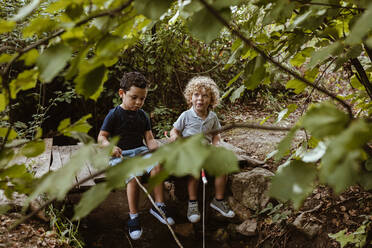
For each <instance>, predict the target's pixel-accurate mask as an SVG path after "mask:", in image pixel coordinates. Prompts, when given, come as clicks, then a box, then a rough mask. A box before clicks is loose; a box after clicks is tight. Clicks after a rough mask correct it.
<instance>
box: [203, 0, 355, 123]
mask: <svg viewBox="0 0 372 248" xmlns="http://www.w3.org/2000/svg"><path fill="white" fill-rule="evenodd" d="M200 2H201V3H202V4H203V5H204V6H205V7H206V9H207V10H208V11H209V12H210V13H211V14H213V15H214V17H215V18H216V19H217V20H219V21H220V22H221V23H222V24H223V25H224V26H225V27H226V28H227V29H229V30H230V31H231V33H233V34H235V35H236V36H237V37H239V38H240V39H241V40H242V41H244V43H245V44H247V45H248V46H250V47H251V48H252V49H253V50H255V51H256V52H257V53H259V54H260V55H261V56H262V57H263V58H264V59H265V60H267V61H270V62H271V63H272V64H273V65H275V66H276V67H278V68H279V69H280V70H282V71H284V72H286V73H288V74H289V75H291V76H293V77H294V78H296V79H298V80H300V81H301V82H304V83H305V84H306V85H308V86H311V87H312V88H315V89H316V90H318V91H319V92H322V93H323V94H325V95H327V96H329V97H331V98H332V99H334V100H336V101H338V102H339V103H340V104H341V105H342V106H343V107H344V108H345V109H346V110H347V112H348V114H349V118H350V120H351V119H353V112H352V110H351V107H350V106H349V105H348V104H347V103H346V102H345V101H343V100H342V99H340V98H338V97H337V96H336V95H334V94H333V93H331V92H329V91H328V90H326V89H324V88H322V87H320V86H317V85H315V84H314V83H312V82H310V81H309V80H307V79H306V78H303V77H302V76H301V75H300V74H298V73H296V72H294V71H292V70H291V69H289V68H287V67H285V66H284V65H282V64H281V63H279V62H277V61H275V60H274V59H273V58H272V57H270V56H269V55H267V54H266V53H265V52H264V51H262V50H261V49H260V48H259V47H258V46H257V45H256V44H255V43H254V42H252V41H251V40H249V39H248V38H246V37H245V36H244V35H243V34H242V33H241V32H239V31H238V30H236V29H235V28H233V27H232V26H231V25H230V24H229V23H228V22H227V21H226V20H225V19H224V18H223V17H222V16H221V15H220V14H219V13H218V12H217V11H216V10H215V9H214V8H213V7H212V6H211V5H209V4H208V3H207V2H206V1H205V0H200Z"/></svg>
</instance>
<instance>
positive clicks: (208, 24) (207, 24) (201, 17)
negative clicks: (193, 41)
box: [188, 8, 231, 43]
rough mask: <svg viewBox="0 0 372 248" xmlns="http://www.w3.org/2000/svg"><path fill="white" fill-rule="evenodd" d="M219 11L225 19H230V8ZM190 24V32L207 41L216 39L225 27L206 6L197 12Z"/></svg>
mask: <svg viewBox="0 0 372 248" xmlns="http://www.w3.org/2000/svg"><path fill="white" fill-rule="evenodd" d="M219 12H220V14H221V15H222V16H223V17H224V19H225V20H227V21H229V20H230V15H231V11H230V9H229V8H225V9H222V10H219ZM188 24H189V25H188V27H189V30H190V32H191V33H192V34H193V35H194V36H195V37H197V38H199V39H201V40H203V41H205V42H206V43H209V42H211V41H212V40H214V39H216V38H217V37H218V34H219V33H220V31H221V29H222V27H223V24H222V23H221V22H219V21H218V20H217V19H216V18H215V17H214V15H213V14H211V13H210V11H208V10H207V9H205V8H204V9H202V10H200V11H198V12H196V13H195V14H194V15H193V16H192V17H191V21H190V22H188Z"/></svg>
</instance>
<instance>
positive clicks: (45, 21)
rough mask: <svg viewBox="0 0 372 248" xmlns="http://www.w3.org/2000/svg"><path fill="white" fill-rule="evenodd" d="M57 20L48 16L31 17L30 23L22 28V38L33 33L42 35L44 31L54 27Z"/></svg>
mask: <svg viewBox="0 0 372 248" xmlns="http://www.w3.org/2000/svg"><path fill="white" fill-rule="evenodd" d="M56 26H57V22H56V21H54V20H53V19H50V17H46V16H39V17H37V18H35V19H32V20H31V21H30V23H29V24H28V25H27V26H26V27H25V28H24V29H23V30H22V34H23V37H24V38H29V37H32V36H34V35H42V34H43V33H44V32H50V31H52V30H53V29H54V28H56Z"/></svg>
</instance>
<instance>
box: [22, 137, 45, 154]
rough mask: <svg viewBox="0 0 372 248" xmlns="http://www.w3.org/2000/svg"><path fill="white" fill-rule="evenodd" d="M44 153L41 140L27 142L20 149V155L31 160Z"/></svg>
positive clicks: (43, 144)
mask: <svg viewBox="0 0 372 248" xmlns="http://www.w3.org/2000/svg"><path fill="white" fill-rule="evenodd" d="M44 151H45V143H44V141H43V140H35V141H31V142H28V143H27V144H26V145H24V146H23V147H22V149H21V154H23V155H24V156H26V157H28V158H31V157H36V156H39V155H40V154H42V153H43V152H44Z"/></svg>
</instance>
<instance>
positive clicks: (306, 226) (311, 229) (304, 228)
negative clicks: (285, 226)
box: [292, 213, 322, 238]
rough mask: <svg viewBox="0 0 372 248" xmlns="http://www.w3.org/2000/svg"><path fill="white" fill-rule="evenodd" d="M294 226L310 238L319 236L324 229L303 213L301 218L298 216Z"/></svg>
mask: <svg viewBox="0 0 372 248" xmlns="http://www.w3.org/2000/svg"><path fill="white" fill-rule="evenodd" d="M292 225H293V226H294V227H295V228H296V229H297V230H299V231H300V232H302V233H305V234H306V235H308V236H309V237H310V238H312V237H314V236H315V235H317V234H318V233H319V232H320V231H321V229H322V225H320V224H318V223H316V222H314V221H313V220H312V218H311V217H308V216H306V214H305V213H302V214H300V215H299V216H297V218H296V219H295V221H294V222H293V223H292Z"/></svg>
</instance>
